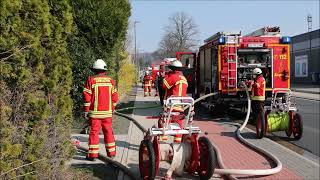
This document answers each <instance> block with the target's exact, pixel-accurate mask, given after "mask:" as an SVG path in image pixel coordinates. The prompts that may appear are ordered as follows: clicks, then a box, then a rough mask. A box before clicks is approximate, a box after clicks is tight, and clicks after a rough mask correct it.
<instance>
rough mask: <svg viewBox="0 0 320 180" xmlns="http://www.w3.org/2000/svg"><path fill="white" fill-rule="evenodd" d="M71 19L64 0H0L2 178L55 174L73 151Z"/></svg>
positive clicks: (69, 7) (69, 8)
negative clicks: (68, 47) (69, 49)
mask: <svg viewBox="0 0 320 180" xmlns="http://www.w3.org/2000/svg"><path fill="white" fill-rule="evenodd" d="M72 23H73V17H72V11H71V6H70V4H69V2H68V1H67V0H31V1H22V0H1V1H0V67H1V74H0V94H1V96H0V103H1V119H0V174H1V177H0V179H2V178H4V179H11V178H17V177H18V176H25V177H26V178H31V179H41V178H43V177H46V178H49V179H56V178H59V176H60V175H61V173H60V172H61V171H62V169H63V168H62V167H63V162H64V160H66V159H68V157H69V156H70V155H71V146H70V142H69V135H70V132H69V131H70V124H71V121H72V99H71V97H70V95H69V94H70V90H71V86H72V71H71V60H70V58H69V55H68V51H67V48H66V47H67V41H66V39H67V37H68V35H70V33H71V29H72ZM29 163H30V165H27V166H24V167H22V168H18V169H16V170H13V171H10V170H12V169H14V168H16V167H18V166H20V165H23V164H29Z"/></svg>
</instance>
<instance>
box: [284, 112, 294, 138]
mask: <svg viewBox="0 0 320 180" xmlns="http://www.w3.org/2000/svg"><path fill="white" fill-rule="evenodd" d="M294 115H295V113H294V111H289V118H290V119H289V128H288V129H286V130H285V132H286V135H287V136H288V137H291V135H292V129H293V121H294Z"/></svg>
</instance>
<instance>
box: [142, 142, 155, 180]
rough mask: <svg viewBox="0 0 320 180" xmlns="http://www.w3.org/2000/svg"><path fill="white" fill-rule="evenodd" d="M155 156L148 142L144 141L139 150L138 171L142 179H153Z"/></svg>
mask: <svg viewBox="0 0 320 180" xmlns="http://www.w3.org/2000/svg"><path fill="white" fill-rule="evenodd" d="M155 166H156V165H155V154H154V150H153V146H152V143H151V141H150V140H148V139H145V140H142V141H141V143H140V148H139V170H140V176H141V178H142V179H145V180H151V179H154V178H155V171H156V167H155Z"/></svg>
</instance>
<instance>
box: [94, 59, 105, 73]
mask: <svg viewBox="0 0 320 180" xmlns="http://www.w3.org/2000/svg"><path fill="white" fill-rule="evenodd" d="M92 69H97V70H107V64H106V63H105V62H104V61H103V60H102V59H97V60H96V61H95V62H94V63H93V66H92Z"/></svg>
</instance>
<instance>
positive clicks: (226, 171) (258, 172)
mask: <svg viewBox="0 0 320 180" xmlns="http://www.w3.org/2000/svg"><path fill="white" fill-rule="evenodd" d="M245 88H246V93H247V97H248V111H247V115H246V119H245V121H244V123H243V124H242V126H241V127H240V128H238V129H237V131H236V133H237V137H238V138H239V140H240V141H241V142H243V143H244V144H246V145H247V146H249V147H251V148H253V149H255V150H257V151H259V152H261V153H262V154H264V155H266V156H268V157H269V158H271V159H272V160H273V161H274V162H276V164H277V166H276V167H275V168H272V169H261V170H254V169H226V168H225V165H224V164H223V162H222V158H221V153H220V150H219V149H218V148H217V146H216V145H215V144H214V143H212V144H213V148H214V149H215V152H216V153H217V159H218V164H219V167H221V168H222V169H215V171H214V172H215V173H216V174H223V175H227V176H228V177H229V178H230V179H237V178H236V177H235V176H233V175H232V174H238V175H271V174H275V173H278V172H280V171H281V169H282V163H281V162H280V160H279V159H278V158H277V157H275V156H274V155H272V154H271V153H270V152H268V151H266V150H264V149H262V148H260V147H258V146H256V145H254V144H252V143H250V142H249V141H247V140H246V139H244V138H243V137H242V135H241V131H242V130H243V129H244V127H245V126H246V125H247V123H248V120H249V116H250V109H251V100H250V98H249V92H248V89H247V87H245ZM216 94H217V93H210V94H207V95H205V96H202V97H200V98H198V99H196V100H195V101H194V103H197V102H199V101H201V100H202V99H205V98H207V97H210V96H214V95H216ZM156 107H161V106H159V105H156V106H145V107H129V108H123V109H118V110H116V111H115V114H116V115H119V116H122V117H124V118H127V119H128V120H130V121H132V122H133V123H134V124H135V125H136V126H137V127H138V128H139V129H140V130H141V131H142V132H144V133H146V132H147V130H146V129H145V128H144V127H143V126H142V125H141V124H140V123H138V122H137V121H136V120H135V119H133V118H132V117H130V116H128V115H125V114H122V113H119V112H118V111H124V110H129V109H147V108H156ZM99 156H100V154H99ZM101 156H102V155H101ZM106 158H107V159H110V158H108V157H106ZM110 160H111V159H110ZM117 163H118V162H117ZM118 164H119V165H120V166H122V167H123V169H126V170H128V172H130V173H132V172H131V171H130V170H129V169H128V168H127V167H126V166H123V165H122V164H120V163H118ZM120 166H119V167H120ZM128 174H129V173H128ZM134 179H135V178H134Z"/></svg>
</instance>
